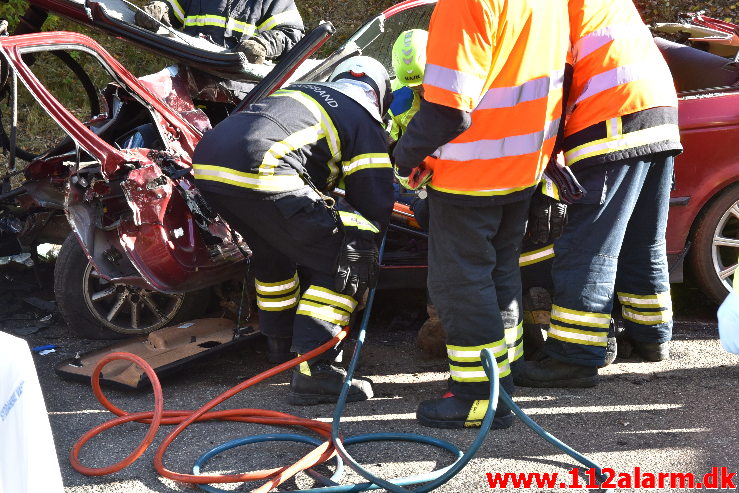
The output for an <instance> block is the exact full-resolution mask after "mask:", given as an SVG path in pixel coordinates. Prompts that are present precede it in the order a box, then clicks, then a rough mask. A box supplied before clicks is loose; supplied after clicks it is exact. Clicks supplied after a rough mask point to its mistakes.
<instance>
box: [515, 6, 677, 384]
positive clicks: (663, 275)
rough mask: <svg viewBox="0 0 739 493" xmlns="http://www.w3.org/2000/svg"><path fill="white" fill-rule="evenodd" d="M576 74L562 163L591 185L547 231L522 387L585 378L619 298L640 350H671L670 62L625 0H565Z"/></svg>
mask: <svg viewBox="0 0 739 493" xmlns="http://www.w3.org/2000/svg"><path fill="white" fill-rule="evenodd" d="M569 18H570V39H571V43H572V64H573V80H572V85H571V88H570V89H569V94H568V103H567V113H568V116H567V120H566V124H565V139H564V143H563V150H564V157H565V164H566V165H567V166H568V167H569V168H570V170H571V171H572V172H573V173H574V175H575V176H576V177H577V179H578V181H579V182H580V184H582V186H583V187H584V188H585V190H586V191H587V194H586V195H585V197H584V198H581V199H579V200H577V201H575V202H574V203H573V204H571V205H569V206H568V209H567V214H568V223H567V226H566V227H565V229H564V231H563V233H562V235H561V236H560V238H559V239H557V240H556V241H555V243H554V253H555V257H554V264H553V267H552V280H553V284H554V292H553V300H552V311H551V322H550V325H549V330H548V337H547V341H546V343H545V345H544V353H545V354H546V357H545V358H543V359H541V360H538V361H527V362H526V364H525V365H524V366H523V367H522V368H521V371H520V372H518V373H517V375H516V376H515V381H516V384H518V385H523V386H528V387H590V386H593V385H596V384H597V378H598V367H600V366H602V365H603V363H604V358H605V354H606V347H607V339H608V332H609V327H610V325H611V309H612V307H613V303H614V299H615V298H618V300H619V302H620V304H621V307H622V315H623V320H624V329H625V337H626V338H627V339H629V340H630V341H629V342H630V346H632V347H633V349H634V352H635V353H637V354H638V355H640V356H641V357H643V358H644V359H645V360H647V361H661V360H663V359H665V358H668V357H669V348H668V345H669V341H670V339H671V336H672V303H671V300H670V285H669V276H668V269H667V256H666V250H665V245H666V242H665V229H666V226H667V211H668V208H669V199H670V190H671V188H672V179H673V159H674V156H676V155H677V154H679V153H680V151H681V150H682V146H681V145H680V134H679V129H678V125H677V123H678V121H677V96H676V94H675V88H674V85H673V81H672V77H671V75H670V71H669V69H668V67H667V64H666V63H665V61H664V59H663V58H662V55H661V54H660V52H659V50H658V49H657V46H656V45H655V43H654V41H653V39H652V36H651V34H650V32H649V30H648V28H647V27H646V26H645V25H644V23H643V22H642V20H641V18H640V16H639V13H638V12H637V10H636V7H635V6H634V4H633V2H632V0H570V1H569Z"/></svg>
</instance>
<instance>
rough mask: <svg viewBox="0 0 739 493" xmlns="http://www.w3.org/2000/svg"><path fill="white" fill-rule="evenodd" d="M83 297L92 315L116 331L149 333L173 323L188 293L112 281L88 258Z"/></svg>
mask: <svg viewBox="0 0 739 493" xmlns="http://www.w3.org/2000/svg"><path fill="white" fill-rule="evenodd" d="M82 288H83V297H84V300H85V304H86V305H87V307H88V309H89V310H90V313H91V314H92V316H93V317H94V318H95V319H96V320H97V321H98V322H100V323H101V324H102V325H103V326H105V327H107V328H108V329H110V330H113V331H114V332H118V333H121V334H129V335H131V334H146V333H149V332H151V331H153V330H156V329H160V328H162V327H164V326H165V325H166V324H168V323H170V322H171V321H172V319H173V318H174V317H175V315H176V314H177V311H178V310H179V309H180V308H181V307H182V303H183V301H184V295H182V294H168V293H161V292H158V291H154V290H150V289H144V288H138V287H133V286H128V285H125V284H118V283H112V282H110V281H108V280H106V279H104V278H103V277H101V276H100V275H99V274H98V273H97V272H96V271H95V269H94V267H93V265H92V264H91V263H89V262H88V264H87V266H86V267H85V271H84V273H83V281H82Z"/></svg>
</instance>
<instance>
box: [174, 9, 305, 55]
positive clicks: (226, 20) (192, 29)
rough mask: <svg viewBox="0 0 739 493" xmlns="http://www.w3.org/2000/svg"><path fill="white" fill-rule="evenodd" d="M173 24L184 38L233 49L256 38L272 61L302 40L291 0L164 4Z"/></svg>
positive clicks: (300, 24) (301, 24) (300, 23)
mask: <svg viewBox="0 0 739 493" xmlns="http://www.w3.org/2000/svg"><path fill="white" fill-rule="evenodd" d="M168 1H169V3H170V5H171V6H172V12H171V13H172V16H173V17H174V21H175V24H181V25H182V26H183V31H184V32H185V34H189V35H191V36H196V37H197V36H199V35H200V34H202V35H205V36H207V37H208V38H210V40H211V41H212V42H213V43H215V44H217V45H220V46H223V47H224V48H229V49H234V48H235V47H236V46H237V45H238V44H239V42H240V41H241V39H242V38H244V39H248V38H250V37H252V36H256V37H257V38H259V40H260V41H261V42H262V44H264V46H265V48H266V49H267V57H268V58H276V57H279V56H281V55H282V54H283V53H285V52H286V51H288V50H289V49H290V48H292V47H293V46H294V45H295V43H297V42H298V41H299V40H300V38H302V37H303V30H304V27H303V20H302V18H301V17H300V12H298V8H297V7H296V6H295V2H294V1H293V0H168Z"/></svg>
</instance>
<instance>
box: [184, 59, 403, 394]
mask: <svg viewBox="0 0 739 493" xmlns="http://www.w3.org/2000/svg"><path fill="white" fill-rule="evenodd" d="M391 98H392V93H391V91H390V82H389V78H388V74H387V72H386V71H385V68H384V67H383V66H382V64H380V63H379V62H378V61H377V60H374V59H372V58H369V57H365V56H358V57H352V58H349V59H347V60H345V61H344V62H342V63H341V64H339V65H338V66H337V67H336V69H335V70H334V72H333V73H332V75H331V77H330V78H329V82H327V83H304V84H294V85H291V86H288V87H287V88H285V89H282V90H279V91H277V92H275V93H274V94H273V95H271V96H269V97H267V98H265V99H263V100H262V101H260V102H258V103H255V104H253V105H251V106H250V107H249V108H248V109H247V110H246V111H243V112H240V113H236V114H234V115H232V116H230V117H229V118H227V119H226V120H224V121H223V122H221V123H220V124H218V125H217V126H216V127H215V128H214V129H213V130H211V131H210V132H208V133H206V134H205V135H204V137H203V139H202V140H201V141H200V143H199V144H198V146H197V147H196V149H195V153H194V154H193V163H194V164H193V168H194V173H195V178H196V181H197V184H198V188H200V190H202V192H203V194H204V195H205V197H206V199H207V201H208V202H209V204H210V205H211V206H212V207H213V208H214V209H215V210H216V211H217V212H219V213H220V214H221V216H222V217H223V218H224V219H225V220H226V221H228V223H229V224H230V225H231V226H232V227H234V228H235V229H236V230H237V231H238V232H239V233H240V234H241V235H242V236H243V237H244V238H245V240H246V242H247V243H248V245H249V246H250V248H251V249H252V251H253V254H254V269H255V277H256V290H257V306H258V310H259V321H260V327H261V330H262V332H263V333H264V334H265V335H267V337H268V341H269V349H270V359H271V361H273V362H278V361H280V360H284V359H285V358H286V357H287V356H289V352H290V351H292V352H297V353H299V354H304V353H306V352H308V351H310V350H312V349H315V348H316V347H318V346H320V345H321V344H323V343H325V342H327V341H328V340H330V339H331V338H332V337H333V336H334V335H336V334H337V333H338V332H339V331H340V329H341V327H342V326H345V325H347V324H348V323H349V320H350V318H351V315H352V312H354V310H355V308H356V307H357V300H359V299H361V297H362V294H363V291H364V290H365V289H366V288H368V287H371V286H372V285H373V284H374V283H375V282H376V277H377V270H378V258H377V246H376V242H377V240H379V237H380V232H381V231H383V230H384V229H385V227H386V226H387V223H388V221H389V217H390V212H391V211H392V206H393V187H392V182H393V172H392V167H391V164H390V158H389V156H388V154H387V139H388V136H387V133H386V132H385V130H384V129H383V122H382V120H383V118H382V117H383V115H384V114H385V113H386V111H387V108H388V106H389V102H390V99H391ZM336 186H340V187H341V188H343V189H344V190H345V192H346V196H345V199H346V200H343V199H342V200H341V201H340V202H339V204H338V206H337V207H336V208H333V207H331V206H330V205H329V203H330V200H326V199H327V198H326V196H325V195H324V194H328V193H330V192H331V191H332V190H333V189H334V187H336ZM349 204H351V205H349ZM337 209H338V210H337ZM296 265H300V266H301V277H300V280H299V278H298V274H297V271H296ZM301 281H304V284H306V285H304V286H300V283H301ZM285 353H287V354H285ZM340 353H341V351H340V348H339V347H336V348H334V349H333V350H330V351H328V352H326V353H324V354H323V355H321V356H319V357H317V358H315V359H314V360H310V361H308V362H306V363H303V364H301V365H300V367H299V368H296V370H295V371H294V373H293V377H292V381H291V383H290V391H291V392H290V396H289V402H290V403H292V404H298V405H310V404H317V403H320V402H334V401H335V400H336V398H337V397H338V394H339V391H340V388H341V383H342V381H343V379H344V375H345V372H344V370H343V369H341V368H339V367H337V366H335V365H333V364H332V363H334V362H335V361H337V360H338V358H339V357H340ZM370 397H372V386H371V383H370V382H369V380H366V379H362V378H358V379H355V380H354V382H353V383H352V388H351V391H350V393H349V400H350V401H358V400H365V399H368V398H370Z"/></svg>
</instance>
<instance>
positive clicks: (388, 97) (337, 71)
mask: <svg viewBox="0 0 739 493" xmlns="http://www.w3.org/2000/svg"><path fill="white" fill-rule="evenodd" d="M340 79H350V80H358V81H361V82H364V83H366V84H369V85H370V87H372V90H373V91H374V92H375V95H376V96H377V103H378V105H379V107H380V115H381V116H385V113H387V110H388V109H389V108H390V102H391V101H392V99H393V92H392V90H391V88H390V76H389V75H388V73H387V70H386V69H385V67H384V65H382V64H381V63H380V62H378V61H377V60H375V59H374V58H372V57H368V56H353V57H349V58H347V59H346V60H344V61H343V62H341V63H340V64H338V65H337V66H336V68H334V71H333V72H331V76H329V78H328V81H329V82H335V81H337V80H340Z"/></svg>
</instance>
